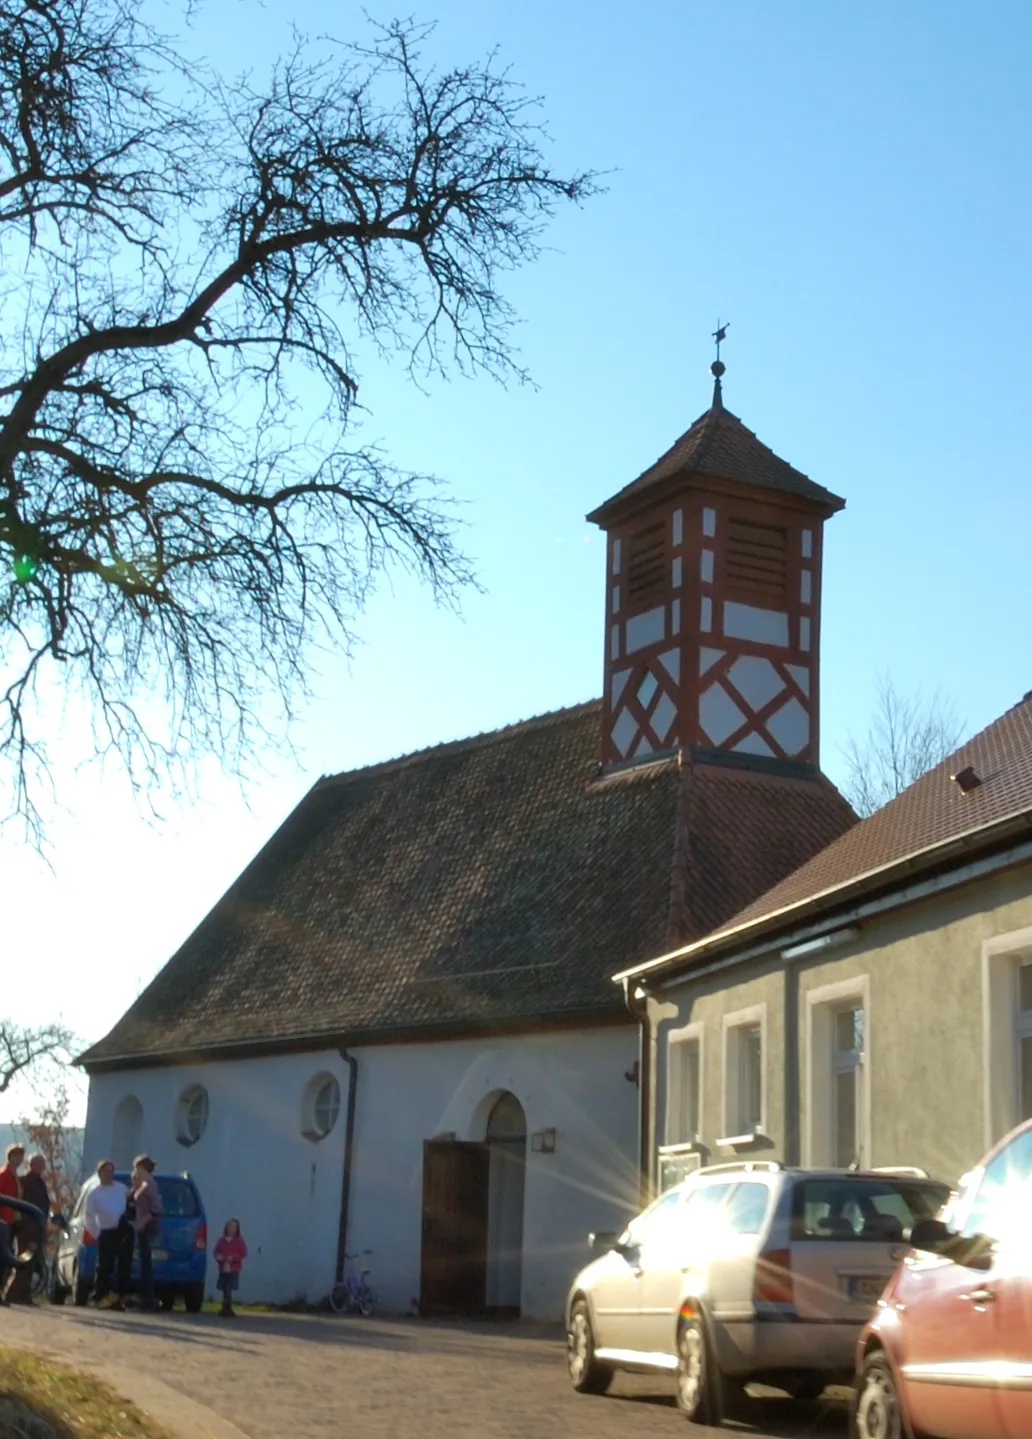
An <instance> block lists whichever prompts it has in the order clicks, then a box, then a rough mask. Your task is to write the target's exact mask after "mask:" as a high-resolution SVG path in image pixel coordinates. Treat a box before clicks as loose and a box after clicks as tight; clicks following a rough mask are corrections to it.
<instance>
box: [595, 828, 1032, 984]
mask: <svg viewBox="0 0 1032 1439" xmlns="http://www.w3.org/2000/svg"><path fill="white" fill-rule="evenodd" d="M1030 860H1032V840H1026V841H1025V842H1024V843H1023V844H1019V845H1015V846H1014V847H1012V848H1011V849H1008V850H1006V851H1005V852H1004V853H1002V854H993V855H987V856H985V857H984V858H982V859H978V860H972V861H971V863H970V864H966V865H964V866H962V867H961V868H959V869H952V870H949V871H947V872H946V873H945V874H938V875H933V876H932V877H931V878H929V879H924V880H919V881H917V882H915V883H914V884H911V885H908V886H907V887H906V888H905V889H897V890H894V891H893V892H892V893H891V894H883V895H879V896H878V897H877V898H875V899H870V900H867V901H865V902H864V903H861V904H856V905H853V906H852V907H851V908H849V909H845V910H836V911H835V912H834V914H832V915H827V916H825V917H824V918H823V919H822V920H821V921H820V922H815V923H814V924H811V925H807V926H803V927H799V928H796V929H791V930H782V931H780V932H779V933H777V934H773V935H770V936H769V937H767V938H765V939H761V940H758V941H757V942H756V943H755V944H751V945H748V946H747V947H745V948H741V949H736V950H735V951H734V953H732V954H729V955H725V956H724V957H723V958H721V959H714V960H713V961H712V963H709V964H697V965H690V966H688V965H679V966H677V967H676V968H672V969H671V970H669V971H668V972H667V973H665V974H663V975H657V976H656V979H655V980H654V983H656V984H658V986H659V988H660V989H663V990H666V989H672V988H674V987H675V986H676V985H678V984H681V983H683V982H684V981H685V980H690V979H696V978H701V977H702V976H703V975H709V974H717V973H719V972H720V971H722V970H725V969H733V968H734V967H735V966H736V965H739V964H745V963H747V961H749V960H751V959H758V958H759V957H761V956H762V955H769V954H771V953H772V952H774V951H780V953H781V958H782V959H783V960H784V961H785V962H786V963H787V964H791V963H792V962H793V961H794V960H796V959H802V958H803V957H804V953H803V952H802V951H803V948H804V946H805V949H806V951H808V952H809V951H810V944H809V942H810V941H811V940H815V939H823V938H824V937H825V936H827V937H828V938H829V939H836V940H837V939H838V938H839V937H840V935H839V931H842V930H844V929H847V928H848V927H849V926H851V925H855V924H859V923H860V922H861V921H863V920H868V919H873V918H875V917H877V916H878V915H882V914H888V913H889V912H890V911H892V910H895V909H902V908H903V907H904V906H905V905H908V904H915V903H917V902H918V901H920V900H923V899H931V898H934V896H935V895H938V894H945V893H946V892H947V891H949V890H951V889H959V888H960V887H961V886H962V885H965V884H970V883H971V882H972V881H973V880H977V879H985V878H987V877H988V876H990V875H993V874H998V873H999V872H1000V871H1002V870H1006V869H1013V868H1014V867H1015V866H1016V865H1019V864H1025V863H1027V862H1028V861H1030ZM845 937H846V936H844V935H843V936H842V938H845ZM793 950H797V953H794V954H793V953H792V951H793ZM628 982H629V981H628V980H627V979H624V980H623V983H625V984H626V983H628Z"/></svg>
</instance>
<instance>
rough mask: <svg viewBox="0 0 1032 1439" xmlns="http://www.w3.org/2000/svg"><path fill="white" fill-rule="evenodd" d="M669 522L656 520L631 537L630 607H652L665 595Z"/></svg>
mask: <svg viewBox="0 0 1032 1439" xmlns="http://www.w3.org/2000/svg"><path fill="white" fill-rule="evenodd" d="M666 593H667V583H666V522H665V521H664V520H657V521H656V523H655V524H652V525H646V526H645V528H644V529H642V530H639V531H638V532H637V534H634V535H632V536H631V538H630V543H629V545H628V558H627V607H628V609H629V610H630V611H631V612H632V613H639V612H640V611H641V610H649V609H652V607H653V606H654V605H660V604H662V603H663V601H664V600H665V599H666Z"/></svg>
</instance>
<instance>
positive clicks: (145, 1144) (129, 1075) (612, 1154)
mask: <svg viewBox="0 0 1032 1439" xmlns="http://www.w3.org/2000/svg"><path fill="white" fill-rule="evenodd" d="M637 1043H638V1041H637V1033H636V1030H635V1029H634V1028H633V1027H632V1026H629V1025H628V1026H621V1027H618V1028H605V1029H597V1030H570V1031H567V1032H565V1033H557V1032H551V1033H540V1034H531V1035H522V1036H506V1037H502V1038H498V1039H495V1040H493V1041H484V1040H477V1039H470V1040H460V1041H450V1042H442V1043H436V1044H431V1043H427V1044H398V1045H385V1046H381V1047H377V1048H368V1049H358V1050H355V1051H353V1052H354V1054H355V1055H356V1057H357V1059H358V1066H359V1069H358V1094H357V1105H356V1118H355V1150H354V1159H353V1175H352V1187H351V1202H350V1216H349V1237H348V1248H349V1249H352V1250H355V1249H366V1248H369V1249H372V1250H373V1251H374V1254H373V1256H372V1258H371V1259H370V1260H368V1261H367V1262H368V1263H369V1265H370V1267H371V1269H372V1280H373V1283H374V1284H375V1287H376V1288H377V1290H378V1292H379V1295H380V1299H381V1305H382V1307H383V1309H384V1310H385V1311H387V1312H392V1311H394V1312H407V1311H409V1310H410V1309H411V1307H412V1300H413V1299H415V1298H417V1297H418V1295H419V1285H420V1239H421V1216H422V1153H423V1141H424V1140H426V1139H430V1138H433V1137H435V1136H439V1135H443V1134H454V1136H455V1138H457V1139H474V1140H482V1139H483V1138H484V1136H485V1129H486V1124H487V1116H488V1114H489V1112H490V1109H491V1107H492V1105H493V1103H494V1101H495V1100H496V1099H497V1097H498V1095H499V1094H500V1093H501V1092H503V1091H505V1090H509V1091H510V1092H512V1093H513V1094H515V1095H516V1097H517V1098H518V1099H519V1101H520V1103H521V1105H522V1106H523V1109H524V1113H525V1115H526V1121H527V1136H528V1138H527V1157H526V1165H527V1168H526V1189H525V1197H524V1249H523V1264H522V1306H521V1307H522V1313H523V1315H524V1316H525V1317H527V1318H533V1319H558V1318H560V1317H561V1314H562V1308H563V1301H564V1299H565V1296H566V1291H567V1288H568V1286H569V1282H570V1280H571V1278H572V1276H573V1274H574V1272H575V1271H576V1269H577V1268H578V1267H579V1266H580V1265H581V1264H583V1263H584V1262H586V1261H587V1259H588V1258H589V1257H590V1256H589V1253H588V1246H587V1234H588V1231H589V1230H591V1229H612V1228H616V1227H620V1226H621V1225H622V1223H623V1222H624V1221H625V1220H626V1218H627V1217H628V1216H629V1215H630V1214H631V1213H633V1212H634V1209H635V1208H636V1201H635V1195H636V1185H637V1178H636V1166H635V1155H636V1142H637V1140H636V1136H637V1090H636V1088H635V1087H634V1085H633V1084H631V1083H629V1082H628V1081H627V1079H626V1078H625V1077H624V1076H625V1072H626V1071H629V1070H630V1069H631V1067H632V1065H633V1063H634V1061H635V1059H636V1057H637ZM321 1072H328V1073H332V1074H333V1075H335V1076H336V1077H337V1079H338V1082H339V1084H340V1088H341V1094H342V1108H341V1115H340V1118H339V1120H338V1122H337V1124H336V1126H335V1128H334V1129H333V1131H332V1132H331V1133H330V1134H329V1135H328V1136H327V1137H326V1138H325V1139H323V1140H322V1141H320V1142H319V1143H314V1144H313V1143H312V1142H311V1141H310V1140H308V1139H306V1138H305V1137H304V1136H303V1134H302V1132H301V1113H302V1096H303V1094H304V1091H305V1087H306V1085H308V1084H309V1082H310V1081H311V1080H312V1079H313V1077H315V1076H316V1075H318V1074H319V1073H321ZM347 1082H348V1072H347V1066H346V1065H345V1064H344V1062H343V1061H342V1060H341V1059H340V1057H339V1055H337V1054H336V1053H335V1052H334V1051H327V1052H326V1053H324V1054H316V1053H313V1054H302V1055H289V1056H282V1057H275V1058H264V1059H248V1060H235V1061H224V1062H221V1063H208V1064H196V1065H189V1066H186V1065H183V1066H177V1067H175V1068H167V1069H149V1070H140V1071H136V1072H130V1071H124V1072H119V1073H112V1074H101V1075H95V1076H94V1077H93V1078H92V1079H91V1083H90V1100H89V1112H88V1118H87V1135H86V1157H87V1162H88V1163H89V1164H90V1165H91V1166H92V1165H93V1164H95V1163H96V1160H97V1159H98V1158H99V1157H101V1154H102V1152H104V1153H106V1152H107V1151H108V1150H109V1149H110V1147H111V1145H112V1142H113V1135H114V1129H115V1115H116V1111H117V1110H118V1106H119V1104H120V1102H122V1101H123V1100H124V1099H125V1097H126V1096H128V1095H134V1096H135V1097H136V1098H137V1099H138V1100H139V1101H140V1104H141V1106H142V1110H143V1119H142V1124H141V1126H140V1134H139V1137H140V1148H141V1149H145V1150H147V1151H148V1152H149V1153H151V1154H152V1155H153V1157H154V1158H155V1160H156V1161H157V1163H158V1165H159V1168H169V1169H177V1170H178V1169H184V1168H185V1169H189V1170H190V1172H191V1173H192V1174H193V1175H194V1176H195V1178H196V1179H197V1182H198V1184H199V1185H200V1188H201V1191H202V1193H203V1195H204V1199H205V1204H206V1207H207V1211H208V1221H209V1226H210V1235H211V1243H214V1236H215V1233H216V1232H217V1229H218V1228H219V1227H221V1224H222V1221H223V1219H224V1218H225V1217H227V1216H228V1215H231V1214H232V1215H238V1216H239V1217H240V1220H241V1223H242V1227H243V1231H244V1234H245V1237H246V1239H247V1242H248V1245H249V1247H250V1250H251V1256H252V1257H251V1259H250V1261H249V1264H248V1267H247V1271H246V1273H245V1277H244V1283H243V1289H242V1293H241V1298H242V1299H246V1298H251V1299H255V1300H259V1299H260V1300H266V1301H271V1302H282V1301H284V1300H288V1299H290V1298H293V1297H295V1296H304V1297H306V1298H307V1299H308V1300H309V1301H310V1302H314V1301H317V1300H318V1299H319V1298H320V1297H322V1296H323V1295H325V1294H326V1292H327V1291H328V1288H329V1285H330V1283H331V1281H332V1277H333V1266H334V1260H335V1256H336V1243H337V1225H338V1217H339V1205H340V1189H341V1173H342V1166H343V1151H344V1127H345V1126H344V1119H345V1115H344V1103H345V1102H346V1095H347ZM196 1084H199V1085H202V1086H203V1087H204V1088H205V1090H206V1091H207V1093H208V1099H209V1111H210V1117H209V1120H208V1125H207V1128H206V1130H205V1132H204V1134H203V1136H202V1137H201V1139H200V1140H199V1141H198V1142H197V1143H196V1144H194V1145H192V1146H191V1147H190V1148H184V1147H183V1146H182V1145H180V1144H179V1143H178V1142H177V1140H176V1137H175V1133H176V1110H177V1101H178V1097H179V1096H180V1094H181V1093H182V1092H183V1091H184V1090H185V1089H186V1088H187V1087H189V1086H191V1085H196ZM553 1129H554V1130H555V1149H554V1152H552V1153H542V1152H540V1151H539V1150H535V1148H534V1143H535V1141H534V1135H535V1134H541V1132H542V1131H545V1130H553ZM209 1282H210V1283H211V1284H213V1283H214V1270H212V1271H211V1272H210V1273H209Z"/></svg>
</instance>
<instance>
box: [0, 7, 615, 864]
mask: <svg viewBox="0 0 1032 1439" xmlns="http://www.w3.org/2000/svg"><path fill="white" fill-rule="evenodd" d="M140 11H141V7H140V6H139V5H137V4H135V3H133V0H0V265H2V267H3V268H2V270H0V313H2V316H3V321H2V328H0V636H2V649H0V666H3V668H2V669H0V752H3V753H4V754H5V755H6V756H7V757H8V758H9V759H10V760H11V761H12V763H13V774H14V776H15V783H14V792H13V797H12V810H13V812H16V813H18V814H20V815H22V816H23V817H25V818H26V819H27V820H28V822H29V824H30V826H31V827H32V828H33V831H34V833H35V835H36V836H37V838H38V836H39V834H40V825H41V815H40V811H39V809H38V806H37V803H36V799H35V795H36V793H37V789H38V783H39V781H40V780H41V779H43V778H44V777H45V776H46V774H47V750H46V747H45V743H44V736H43V734H42V732H41V729H40V727H39V722H38V708H37V707H38V705H39V704H40V703H42V702H43V701H42V700H41V699H40V691H41V689H42V690H46V688H47V684H48V680H47V679H46V678H45V676H46V675H48V674H52V673H54V672H56V673H57V675H58V677H59V685H58V690H59V692H63V693H66V694H76V695H82V696H83V697H84V698H85V699H86V700H87V701H88V703H89V705H90V707H91V713H92V714H93V716H94V729H95V737H94V738H95V749H96V750H97V751H98V752H99V753H107V752H109V751H114V752H115V753H117V755H118V756H120V758H121V760H122V762H123V763H124V765H125V766H126V768H127V770H128V772H129V775H130V777H131V778H132V780H133V782H134V783H135V784H136V785H137V786H142V787H147V786H149V785H151V784H153V783H156V782H158V781H159V780H161V779H162V778H168V777H169V776H170V775H171V776H172V777H173V779H174V778H175V777H176V776H180V777H181V776H182V775H183V774H184V773H187V772H188V769H189V765H190V763H191V761H192V758H193V757H194V756H196V755H197V754H199V753H201V752H214V753H216V754H218V755H219V756H220V757H222V758H223V759H224V761H225V762H227V763H229V764H230V765H234V764H237V763H239V762H241V761H242V760H243V759H244V758H245V757H246V755H247V754H248V753H252V752H253V746H254V744H255V742H256V741H257V740H259V739H260V738H261V737H262V735H263V734H264V733H265V731H264V730H263V723H262V720H261V719H260V718H259V707H260V706H262V705H266V706H267V702H268V699H269V697H270V695H271V696H274V697H276V699H277V701H278V706H279V708H278V710H277V714H278V715H279V716H280V717H281V718H282V719H284V720H288V719H289V717H290V714H291V708H292V702H293V700H294V699H295V697H296V696H297V694H298V693H299V691H300V692H303V689H304V681H305V674H306V664H307V658H308V656H309V655H310V653H311V646H312V644H313V643H318V642H319V641H324V640H325V639H326V638H327V636H329V637H331V638H332V639H333V641H334V642H335V643H337V644H339V645H342V646H343V647H344V649H345V650H347V648H348V646H349V643H350V641H351V639H352V637H353V633H354V630H353V625H354V622H355V618H356V616H357V614H358V613H359V612H360V610H361V608H362V605H363V602H364V601H365V599H366V598H367V596H368V593H369V590H370V587H371V585H373V584H375V582H376V581H377V579H378V578H379V577H380V576H381V575H382V574H383V572H384V570H385V569H387V568H389V567H391V566H392V565H393V564H400V565H402V566H407V567H408V568H410V569H411V570H413V571H414V572H415V573H416V574H417V575H418V576H420V577H421V578H422V579H423V580H425V581H426V582H427V583H428V584H429V585H430V587H431V588H432V590H433V592H434V593H435V595H436V596H437V598H438V599H444V600H448V599H453V598H454V596H455V594H456V592H457V589H458V587H460V586H461V585H462V584H463V583H465V582H467V581H469V579H470V572H469V569H468V566H467V563H466V561H465V560H464V558H463V556H462V554H461V553H460V551H459V549H458V547H457V542H456V534H455V527H454V519H453V515H452V513H451V511H450V510H449V508H448V503H447V500H446V498H444V497H442V495H441V494H440V492H439V491H438V490H436V489H435V483H434V481H432V480H431V479H430V478H429V477H426V476H419V475H414V474H410V473H404V472H401V471H399V470H398V469H396V468H395V467H393V466H392V465H391V464H390V463H389V461H388V460H387V458H386V457H385V456H384V454H383V453H382V452H380V451H379V450H378V449H377V448H375V447H370V446H368V445H362V444H359V443H358V442H357V441H356V440H354V439H353V438H352V431H353V427H354V422H355V419H356V405H357V401H356V395H357V390H358V382H357V377H356V372H357V352H358V350H359V349H361V348H362V347H363V346H364V347H366V348H367V349H368V348H371V349H372V350H373V351H376V352H379V353H383V354H389V353H398V354H400V355H401V357H402V359H403V361H404V362H405V363H407V364H408V366H409V367H410V371H411V373H412V374H413V376H414V377H415V378H417V379H418V377H419V376H420V375H423V376H425V375H428V374H432V373H434V372H438V373H444V372H446V371H449V370H454V369H456V368H457V369H458V370H460V371H463V372H467V373H469V372H476V371H481V370H483V371H487V372H489V373H491V374H493V375H494V376H496V377H499V378H502V379H504V378H505V377H507V376H522V373H523V372H522V371H521V370H520V368H519V365H518V363H517V360H516V358H515V356H514V352H513V350H512V348H511V325H512V321H513V315H512V313H511V311H510V308H509V306H508V304H507V302H506V301H505V299H504V297H503V295H502V293H501V290H500V288H499V286H500V281H501V277H502V274H503V272H505V271H507V270H511V269H513V268H515V267H517V266H519V265H521V264H523V263H525V262H527V261H530V260H533V259H534V258H535V256H536V255H537V253H538V247H539V243H540V235H541V230H542V226H543V224H544V223H545V221H546V220H547V219H548V218H549V216H550V215H551V214H552V212H553V210H554V208H555V206H556V204H557V203H559V202H560V201H563V200H573V201H578V200H581V199H582V198H584V197H585V196H587V195H589V194H590V193H591V192H592V190H593V189H594V182H593V179H592V177H591V176H590V175H585V174H578V175H572V176H569V177H565V178H564V177H560V176H558V175H556V174H554V173H553V172H552V170H550V169H549V168H548V166H547V164H546V163H545V160H544V156H543V144H544V136H543V132H542V130H541V128H540V123H539V108H538V104H537V102H536V101H533V100H531V99H529V98H528V97H526V96H525V95H524V94H523V92H522V91H521V90H520V89H519V88H518V87H517V86H516V85H515V84H514V82H513V81H512V80H511V78H510V77H509V75H508V73H507V72H504V71H500V70H499V69H498V68H497V66H496V64H495V62H494V60H493V59H489V60H488V61H487V62H485V63H484V64H482V65H473V66H468V67H463V68H457V69H453V70H448V71H438V70H435V69H433V68H432V67H429V66H428V65H427V64H425V63H424V62H423V60H422V58H421V45H422V43H423V41H424V40H425V38H426V35H427V30H426V29H425V28H419V27H416V26H414V25H412V24H411V23H395V24H392V25H389V26H387V27H386V28H379V27H373V29H372V31H371V32H370V39H369V41H368V43H353V44H337V43H335V42H331V41H328V40H321V41H320V42H319V44H318V47H313V46H311V45H309V44H308V43H307V42H306V41H304V40H301V39H299V40H297V42H296V44H295V46H294V48H293V50H292V52H291V54H290V55H289V56H288V57H287V58H286V59H284V60H283V61H281V62H280V63H278V64H277V65H276V67H275V69H274V72H273V74H272V76H271V79H270V82H269V84H268V85H267V86H266V87H265V88H259V87H257V86H255V85H254V84H252V82H251V81H250V80H242V81H235V82H232V83H230V82H227V81H226V80H225V79H223V78H221V77H218V76H215V75H213V74H211V73H210V72H208V71H206V70H205V69H204V68H203V67H202V66H199V65H197V64H196V63H194V62H192V61H190V60H188V58H186V57H185V56H183V55H182V54H181V53H180V52H179V50H178V49H177V46H176V45H175V44H174V43H173V42H172V41H171V40H170V39H169V38H168V37H166V36H163V35H161V34H158V33H157V32H156V31H155V30H153V29H152V28H149V27H148V25H147V24H146V23H145V22H144V20H143V19H142V18H141V13H140ZM4 577H6V578H4ZM34 705H35V706H37V707H34ZM0 817H2V816H0Z"/></svg>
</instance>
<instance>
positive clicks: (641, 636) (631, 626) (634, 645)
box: [627, 605, 665, 655]
mask: <svg viewBox="0 0 1032 1439" xmlns="http://www.w3.org/2000/svg"><path fill="white" fill-rule="evenodd" d="M664 618H665V615H664V609H663V606H662V605H659V606H657V608H656V609H654V610H646V611H645V613H644V614H641V615H632V617H631V618H630V619H629V620H628V621H627V653H628V654H629V655H632V654H634V652H635V650H643V649H644V648H645V647H646V645H654V644H656V643H658V641H659V640H661V639H662V638H663V629H664Z"/></svg>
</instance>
